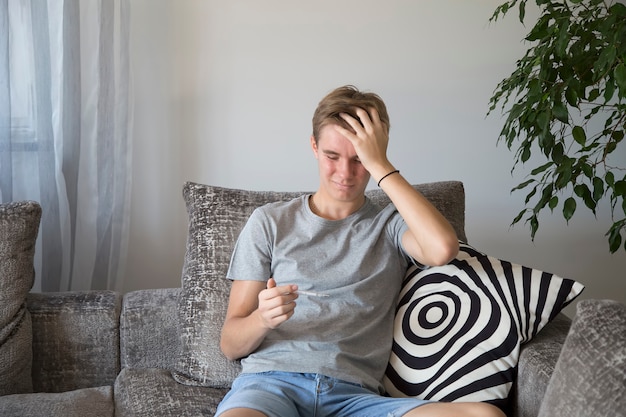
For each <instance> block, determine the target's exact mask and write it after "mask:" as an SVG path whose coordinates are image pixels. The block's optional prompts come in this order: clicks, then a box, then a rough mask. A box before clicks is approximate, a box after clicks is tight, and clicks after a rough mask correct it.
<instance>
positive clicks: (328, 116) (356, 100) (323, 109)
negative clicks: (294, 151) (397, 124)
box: [313, 85, 390, 142]
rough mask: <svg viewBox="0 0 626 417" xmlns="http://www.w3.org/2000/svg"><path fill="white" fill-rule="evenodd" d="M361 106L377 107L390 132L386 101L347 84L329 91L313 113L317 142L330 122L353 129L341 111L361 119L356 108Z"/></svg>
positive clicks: (365, 108) (381, 119) (314, 132)
mask: <svg viewBox="0 0 626 417" xmlns="http://www.w3.org/2000/svg"><path fill="white" fill-rule="evenodd" d="M357 107H360V108H362V109H364V110H366V111H369V109H370V108H372V107H373V108H375V109H376V110H377V111H378V115H379V117H380V121H381V122H382V123H383V124H384V125H385V127H386V128H387V132H389V128H390V124H389V114H388V113H387V106H385V103H384V101H383V100H382V99H381V98H380V96H378V95H377V94H374V93H369V92H362V91H359V89H358V88H356V87H355V86H353V85H345V86H343V87H339V88H336V89H334V90H333V91H331V92H330V93H328V94H327V95H326V96H325V97H324V98H323V99H322V100H321V101H320V102H319V104H318V105H317V108H316V109H315V113H314V114H313V137H314V138H315V141H316V142H317V141H318V139H319V134H320V131H321V130H322V128H323V127H324V126H326V125H329V124H336V125H339V126H343V127H344V128H346V129H349V130H353V129H352V127H350V125H349V124H348V123H347V122H346V121H345V120H343V119H342V118H341V116H340V114H341V113H348V114H349V115H350V116H352V117H354V118H355V119H357V120H359V117H358V116H357V115H356V108H357Z"/></svg>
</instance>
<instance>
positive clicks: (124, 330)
mask: <svg viewBox="0 0 626 417" xmlns="http://www.w3.org/2000/svg"><path fill="white" fill-rule="evenodd" d="M179 293H180V288H157V289H148V290H138V291H131V292H129V293H126V294H125V295H124V300H123V305H122V314H121V316H120V360H121V365H122V368H162V369H172V367H173V366H174V364H175V363H176V361H177V360H178V344H179V343H178V340H179V338H178V317H177V315H176V308H177V306H178V294H179Z"/></svg>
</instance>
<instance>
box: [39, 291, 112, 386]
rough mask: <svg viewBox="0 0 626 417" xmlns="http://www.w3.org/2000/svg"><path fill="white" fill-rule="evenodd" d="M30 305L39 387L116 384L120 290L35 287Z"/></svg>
mask: <svg viewBox="0 0 626 417" xmlns="http://www.w3.org/2000/svg"><path fill="white" fill-rule="evenodd" d="M27 305H28V310H29V311H30V314H31V316H32V319H33V389H34V390H35V391H36V392H63V391H73V390H77V389H80V388H89V387H99V386H104V385H113V382H114V381H115V377H116V376H117V374H118V372H119V371H120V354H119V350H120V349H119V346H120V330H119V321H120V310H121V305H122V295H121V294H120V293H118V292H114V291H109V290H97V291H95V290H92V291H68V292H59V293H54V292H52V293H30V294H28V298H27ZM86 346H88V347H89V348H88V349H86V348H85V347H86Z"/></svg>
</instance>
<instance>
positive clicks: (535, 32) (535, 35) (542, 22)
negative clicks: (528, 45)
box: [526, 16, 549, 42]
mask: <svg viewBox="0 0 626 417" xmlns="http://www.w3.org/2000/svg"><path fill="white" fill-rule="evenodd" d="M548 21H549V16H542V17H541V19H539V21H538V22H537V24H535V26H534V27H533V28H532V29H531V31H530V33H529V34H528V36H526V40H527V41H530V42H532V41H537V40H539V39H542V38H544V37H546V36H547V35H548Z"/></svg>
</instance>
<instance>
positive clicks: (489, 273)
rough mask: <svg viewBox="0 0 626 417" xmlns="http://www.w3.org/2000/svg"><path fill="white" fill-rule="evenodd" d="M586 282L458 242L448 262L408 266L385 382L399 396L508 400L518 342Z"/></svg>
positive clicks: (536, 329)
mask: <svg viewBox="0 0 626 417" xmlns="http://www.w3.org/2000/svg"><path fill="white" fill-rule="evenodd" d="M583 289H584V286H583V285H582V284H580V283H578V282H576V281H573V280H569V279H564V278H561V277H558V276H556V275H553V274H549V273H546V272H543V271H539V270H536V269H533V268H529V267H525V266H521V265H516V264H513V263H510V262H507V261H502V260H499V259H495V258H493V257H490V256H487V255H485V254H483V253H480V252H478V251H477V250H475V249H474V248H472V247H471V246H469V245H466V244H461V250H460V251H459V254H458V256H457V257H456V258H455V259H453V260H452V261H451V262H450V263H449V264H448V265H444V266H441V267H433V268H429V269H426V270H419V269H417V268H415V267H411V268H409V270H408V272H407V274H406V277H405V281H404V285H403V289H402V291H401V293H400V300H399V303H398V309H397V314H396V319H395V324H394V341H393V348H392V353H391V357H390V360H389V365H388V367H387V371H386V375H385V378H384V381H383V382H384V386H385V388H386V389H387V392H388V393H389V395H391V396H394V397H419V398H422V399H431V400H437V401H487V402H491V403H495V404H498V405H503V404H504V403H505V400H506V398H507V396H508V394H509V391H510V389H511V385H512V382H513V380H514V377H515V369H516V367H517V362H518V358H519V350H520V345H521V344H523V343H525V342H527V341H529V340H530V339H531V338H533V337H534V336H535V335H536V334H537V332H539V330H541V329H542V328H543V327H544V326H545V325H546V324H547V323H548V322H549V321H550V320H552V319H553V318H554V316H556V315H557V314H558V313H559V311H561V309H562V308H563V307H565V306H566V305H567V304H568V303H570V302H571V301H572V300H573V299H574V298H576V297H577V296H578V295H579V294H580V293H581V292H582V290H583Z"/></svg>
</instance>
